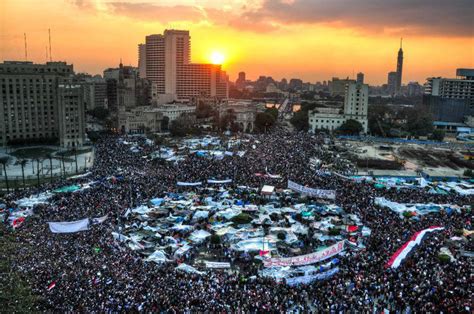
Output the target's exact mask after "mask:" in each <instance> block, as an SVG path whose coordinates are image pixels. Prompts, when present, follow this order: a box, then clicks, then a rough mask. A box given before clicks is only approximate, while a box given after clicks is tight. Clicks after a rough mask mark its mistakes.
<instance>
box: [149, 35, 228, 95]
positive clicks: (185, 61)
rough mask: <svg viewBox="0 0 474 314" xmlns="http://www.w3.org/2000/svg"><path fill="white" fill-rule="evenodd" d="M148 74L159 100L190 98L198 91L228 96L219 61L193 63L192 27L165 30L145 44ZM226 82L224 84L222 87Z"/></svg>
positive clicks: (151, 36)
mask: <svg viewBox="0 0 474 314" xmlns="http://www.w3.org/2000/svg"><path fill="white" fill-rule="evenodd" d="M145 58H146V71H145V72H146V77H147V79H149V80H150V81H151V82H152V91H153V92H152V95H153V98H154V100H155V101H156V102H158V103H166V102H169V101H172V100H190V98H192V97H195V96H198V95H208V97H217V98H227V96H228V93H227V76H226V74H225V72H224V71H222V70H221V66H220V65H214V64H194V63H191V38H190V36H189V31H184V30H165V32H164V34H163V35H161V34H156V35H149V36H147V37H146V44H145ZM224 86H225V88H223V87H224Z"/></svg>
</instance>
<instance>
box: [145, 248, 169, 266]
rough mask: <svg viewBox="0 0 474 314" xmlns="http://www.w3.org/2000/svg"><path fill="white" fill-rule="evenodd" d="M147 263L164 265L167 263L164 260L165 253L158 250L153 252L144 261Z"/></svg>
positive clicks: (165, 259)
mask: <svg viewBox="0 0 474 314" xmlns="http://www.w3.org/2000/svg"><path fill="white" fill-rule="evenodd" d="M145 260H146V261H148V262H155V263H157V264H161V263H165V262H168V261H169V260H168V259H167V258H166V254H165V252H163V251H161V250H158V251H155V252H153V253H152V254H151V255H150V256H148V257H147V258H146V259H145Z"/></svg>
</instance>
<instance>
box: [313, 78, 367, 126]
mask: <svg viewBox="0 0 474 314" xmlns="http://www.w3.org/2000/svg"><path fill="white" fill-rule="evenodd" d="M368 107H369V85H367V84H359V83H356V82H349V83H347V84H346V85H345V95H344V111H343V113H342V114H341V113H340V109H338V108H317V109H315V110H312V111H310V112H309V114H308V123H309V127H310V131H311V132H313V133H314V132H316V130H321V129H325V130H329V131H334V130H336V129H338V128H339V127H340V126H341V125H342V124H343V123H344V122H346V121H347V120H356V121H358V122H359V123H360V124H361V125H362V128H363V131H364V133H366V132H367V129H368V118H367V112H368Z"/></svg>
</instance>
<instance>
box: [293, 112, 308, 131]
mask: <svg viewBox="0 0 474 314" xmlns="http://www.w3.org/2000/svg"><path fill="white" fill-rule="evenodd" d="M290 123H291V124H292V125H293V126H294V127H295V129H296V130H298V131H308V129H309V123H308V111H306V110H300V111H297V112H295V113H294V114H293V117H291V120H290Z"/></svg>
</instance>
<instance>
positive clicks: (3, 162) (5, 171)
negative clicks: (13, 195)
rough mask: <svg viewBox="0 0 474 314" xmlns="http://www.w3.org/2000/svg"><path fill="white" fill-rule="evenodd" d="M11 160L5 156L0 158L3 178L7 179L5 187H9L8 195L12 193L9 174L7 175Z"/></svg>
mask: <svg viewBox="0 0 474 314" xmlns="http://www.w3.org/2000/svg"><path fill="white" fill-rule="evenodd" d="M9 160H10V157H8V156H4V157H0V164H2V166H3V176H4V178H5V185H6V187H7V193H10V186H9V185H8V174H7V164H8V161H9Z"/></svg>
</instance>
